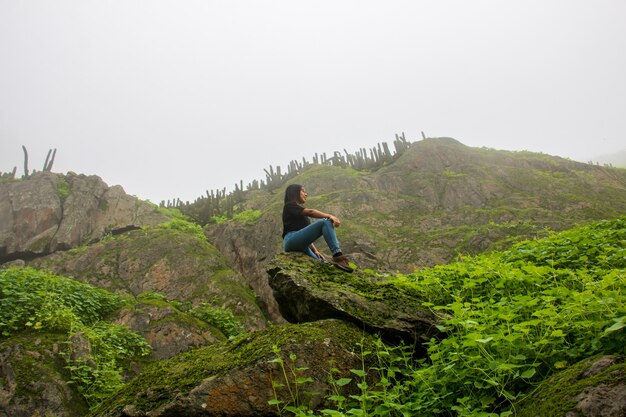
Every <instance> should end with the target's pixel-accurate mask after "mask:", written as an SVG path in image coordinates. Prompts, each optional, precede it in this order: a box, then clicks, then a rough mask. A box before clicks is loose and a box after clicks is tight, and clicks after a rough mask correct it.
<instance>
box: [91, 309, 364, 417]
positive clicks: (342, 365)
mask: <svg viewBox="0 0 626 417" xmlns="http://www.w3.org/2000/svg"><path fill="white" fill-rule="evenodd" d="M372 342H373V341H372V339H371V338H369V337H368V336H365V335H364V334H363V333H362V331H361V330H359V329H358V328H357V327H356V326H353V325H351V324H348V323H345V322H341V321H338V320H325V321H321V322H316V323H307V324H303V325H291V324H286V325H278V326H273V327H271V328H269V329H267V330H264V331H258V332H252V333H248V334H245V335H241V336H239V337H237V338H236V339H234V340H231V341H228V342H223V343H219V344H215V345H211V346H208V347H204V348H200V349H194V350H191V351H188V352H185V353H182V354H180V355H177V356H176V357H173V358H171V359H168V360H164V361H159V362H157V363H155V364H154V365H152V366H150V367H147V368H145V369H144V371H143V372H142V374H141V375H140V376H138V377H137V378H136V379H134V380H133V381H131V382H130V383H129V384H128V385H127V386H126V387H125V388H124V389H123V390H122V391H121V392H119V393H118V394H117V395H116V396H114V397H113V398H111V399H110V401H107V402H106V404H102V405H101V406H100V407H99V408H98V409H96V410H95V411H94V412H93V414H92V415H93V416H98V417H114V416H119V417H121V416H151V417H165V416H188V417H192V416H224V417H226V416H233V417H234V416H240V417H243V416H261V415H262V416H275V415H280V412H279V409H278V408H277V406H276V405H271V404H270V403H269V401H271V400H278V401H283V403H282V406H284V405H287V404H295V402H298V403H302V404H307V405H308V406H310V407H312V408H319V407H323V406H324V405H325V403H324V401H326V400H325V398H326V395H327V394H328V393H329V392H330V390H331V388H332V387H331V386H330V384H329V382H328V375H329V371H330V369H331V366H332V367H334V368H336V369H337V370H338V371H337V372H338V374H337V377H338V376H340V375H344V376H347V375H348V374H349V370H350V369H355V368H356V369H361V367H362V362H361V361H362V356H361V347H363V349H372V346H373V345H372ZM279 361H282V362H283V364H284V366H285V370H286V373H283V371H282V368H281V366H280V363H279ZM292 371H293V373H292ZM285 375H286V376H287V378H286V379H285ZM297 378H302V382H299V384H298V389H299V394H297V396H296V398H295V399H294V397H292V396H291V394H290V393H289V391H288V387H289V388H291V389H292V392H293V391H295V388H296V379H297ZM304 379H306V382H304ZM273 382H274V383H273ZM277 383H279V384H282V385H283V387H278V388H276V386H277ZM337 388H339V389H340V390H341V391H342V392H343V393H344V394H348V393H350V392H354V389H355V384H353V383H351V384H348V385H345V386H343V387H337ZM274 389H276V393H275V392H274ZM306 392H308V393H309V394H307V393H306ZM294 401H295V402H294ZM279 407H280V405H279Z"/></svg>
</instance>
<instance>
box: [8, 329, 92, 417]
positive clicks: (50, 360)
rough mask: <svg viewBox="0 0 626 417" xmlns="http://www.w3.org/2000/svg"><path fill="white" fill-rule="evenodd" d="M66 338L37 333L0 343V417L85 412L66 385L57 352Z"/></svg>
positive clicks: (69, 415)
mask: <svg viewBox="0 0 626 417" xmlns="http://www.w3.org/2000/svg"><path fill="white" fill-rule="evenodd" d="M64 342H65V336H64V335H59V334H49V333H38V334H27V335H25V334H22V335H19V336H14V337H10V338H7V339H4V340H0V416H2V417H9V416H10V417H31V416H57V417H79V416H84V415H86V414H87V412H88V406H87V404H86V402H85V401H84V400H83V399H82V397H81V396H80V395H79V394H78V393H77V392H76V391H75V390H74V388H72V387H71V385H69V384H68V383H67V373H66V371H65V370H64V368H63V367H64V361H63V360H62V359H61V357H60V355H59V352H60V350H61V349H63V347H64Z"/></svg>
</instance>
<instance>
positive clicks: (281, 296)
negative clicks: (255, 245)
mask: <svg viewBox="0 0 626 417" xmlns="http://www.w3.org/2000/svg"><path fill="white" fill-rule="evenodd" d="M267 271H268V274H269V285H270V286H271V287H272V288H273V289H274V297H275V298H276V301H277V302H278V304H279V306H280V311H281V313H282V314H283V317H285V318H286V319H287V320H289V321H290V322H294V323H302V322H308V321H316V320H322V319H327V318H336V319H341V320H346V321H349V322H352V323H355V324H357V325H358V326H359V327H362V328H365V329H367V330H368V331H371V332H374V333H380V334H381V335H382V336H383V337H384V338H386V339H391V340H393V339H395V340H396V341H397V340H398V339H400V340H405V341H407V342H408V343H410V344H413V343H416V342H425V341H428V340H430V338H431V337H433V336H435V335H437V334H438V333H439V332H438V330H437V328H436V325H437V324H438V321H437V319H436V318H435V316H434V315H433V314H432V313H431V312H430V311H429V310H427V309H426V308H424V307H423V306H422V305H421V300H420V299H419V298H418V296H417V294H412V293H411V292H410V289H408V288H400V287H398V286H396V285H393V284H392V283H389V282H388V281H386V280H385V279H383V278H380V277H375V276H373V275H370V274H368V273H365V272H359V271H355V272H354V273H351V274H349V273H346V272H343V271H341V270H340V269H338V268H335V267H334V266H332V265H330V264H324V263H322V262H318V261H315V260H314V259H312V258H311V257H309V256H306V255H302V254H300V253H295V252H292V253H286V254H285V253H283V254H279V255H277V256H276V257H275V258H274V259H273V260H272V262H270V263H269V264H268V266H267Z"/></svg>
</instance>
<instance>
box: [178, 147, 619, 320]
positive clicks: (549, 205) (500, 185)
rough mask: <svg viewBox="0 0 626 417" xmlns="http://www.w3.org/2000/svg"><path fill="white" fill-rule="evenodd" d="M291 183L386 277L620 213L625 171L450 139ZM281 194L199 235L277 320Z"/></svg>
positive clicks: (360, 259) (261, 195) (254, 200)
mask: <svg viewBox="0 0 626 417" xmlns="http://www.w3.org/2000/svg"><path fill="white" fill-rule="evenodd" d="M289 182H290V183H299V184H303V185H304V186H305V187H306V189H307V191H308V193H309V200H308V202H307V206H308V207H313V208H318V209H321V210H323V211H325V212H327V213H332V214H334V215H336V216H338V217H339V218H340V219H341V220H342V226H341V228H340V229H338V235H339V239H340V241H341V243H342V246H343V249H344V251H345V252H347V253H348V255H349V256H350V257H351V259H353V260H354V262H355V263H356V264H357V265H359V266H360V267H362V268H374V269H377V270H387V271H396V270H398V271H401V272H411V271H413V270H414V269H415V268H422V267H430V266H433V265H439V264H445V263H448V262H450V261H451V260H453V259H455V258H456V257H458V256H459V255H472V254H476V253H481V252H484V251H490V250H498V249H503V248H507V247H509V246H510V245H511V243H513V242H515V241H519V240H522V239H527V238H533V237H538V236H544V235H546V234H547V233H548V231H549V230H554V231H558V230H564V229H567V228H570V227H572V226H573V225H575V224H577V223H581V222H586V221H590V220H598V219H605V218H612V217H615V216H619V215H621V214H623V213H625V212H626V170H625V169H615V168H608V167H603V166H597V165H591V164H584V163H579V162H574V161H570V160H566V159H563V158H559V157H554V156H549V155H545V154H538V153H530V152H509V151H498V150H494V149H484V148H471V147H467V146H465V145H463V144H461V143H460V142H458V141H456V140H454V139H449V138H439V139H425V140H422V141H419V142H415V143H412V144H411V145H410V146H409V147H408V149H407V150H406V151H405V152H403V153H402V155H401V156H400V157H399V158H398V159H397V160H395V162H393V163H391V164H389V165H385V166H383V167H381V168H378V169H376V170H373V171H357V170H355V169H352V168H342V167H339V166H327V165H309V166H307V167H306V168H304V169H303V171H302V172H301V173H300V174H299V175H298V176H297V177H295V178H293V179H291V180H290V181H289ZM284 187H285V186H283V187H281V188H278V189H276V190H275V191H267V190H254V191H249V192H247V193H246V194H245V198H244V200H243V202H242V203H241V204H240V205H239V211H240V212H246V211H258V213H259V215H258V216H257V219H255V220H254V221H239V220H237V219H236V218H235V219H233V220H231V221H227V222H222V223H219V224H212V223H209V224H207V225H206V227H205V232H206V234H207V237H208V238H209V240H210V241H211V242H213V243H214V244H215V245H216V246H217V247H218V248H219V250H220V252H221V253H222V254H223V255H224V256H225V257H226V259H227V260H228V261H229V263H230V265H232V267H233V268H234V269H235V270H236V271H238V272H240V273H241V274H242V275H244V276H245V277H246V278H247V279H248V282H249V283H250V285H251V286H252V288H253V289H254V291H255V292H256V293H257V294H258V295H259V296H260V297H261V299H263V300H264V302H265V303H266V304H267V309H268V311H269V315H270V316H271V317H273V318H274V319H275V320H279V317H280V314H279V313H278V311H277V307H276V305H275V303H274V301H273V300H272V295H271V291H270V290H269V288H268V286H267V278H266V273H265V265H266V263H267V262H269V260H270V259H272V258H273V257H274V256H275V255H276V254H277V253H279V252H281V250H282V249H281V238H280V234H281V231H282V223H281V218H280V215H281V209H282V200H283V192H284V191H283V190H284ZM192 208H193V207H191V208H189V207H187V208H185V207H183V208H182V209H183V211H185V210H187V211H189V212H193V210H192ZM319 246H320V249H322V250H324V247H323V246H324V245H323V244H321V245H319Z"/></svg>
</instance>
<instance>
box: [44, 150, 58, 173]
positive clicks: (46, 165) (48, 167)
mask: <svg viewBox="0 0 626 417" xmlns="http://www.w3.org/2000/svg"><path fill="white" fill-rule="evenodd" d="M50 153H52V158H50ZM56 154H57V149H56V148H54V152H52V149H50V150H48V155H46V162H44V163H43V171H44V172H50V171H52V165H53V164H54V157H55V156H56Z"/></svg>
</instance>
